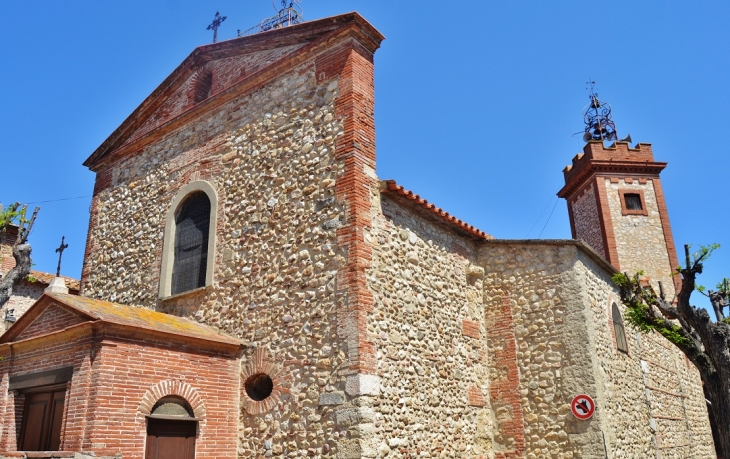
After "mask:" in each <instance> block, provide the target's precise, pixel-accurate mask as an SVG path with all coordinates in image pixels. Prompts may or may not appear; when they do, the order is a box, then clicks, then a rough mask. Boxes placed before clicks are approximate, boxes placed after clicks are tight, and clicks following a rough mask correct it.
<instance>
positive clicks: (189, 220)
mask: <svg viewBox="0 0 730 459" xmlns="http://www.w3.org/2000/svg"><path fill="white" fill-rule="evenodd" d="M209 231H210V200H209V199H208V196H207V195H206V194H205V193H194V194H192V195H191V196H190V197H188V198H187V199H186V200H185V201H183V203H182V204H181V205H180V207H179V209H178V212H177V216H176V218H175V259H174V261H173V266H172V291H171V293H172V294H173V295H175V294H177V293H182V292H186V291H188V290H193V289H196V288H199V287H204V286H205V274H206V266H207V261H208V233H209Z"/></svg>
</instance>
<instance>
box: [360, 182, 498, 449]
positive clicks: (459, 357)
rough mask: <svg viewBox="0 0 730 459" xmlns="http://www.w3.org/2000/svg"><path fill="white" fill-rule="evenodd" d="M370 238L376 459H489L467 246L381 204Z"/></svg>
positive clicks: (484, 375) (476, 297)
mask: <svg viewBox="0 0 730 459" xmlns="http://www.w3.org/2000/svg"><path fill="white" fill-rule="evenodd" d="M380 204H381V207H380V208H379V209H378V211H379V212H377V214H376V216H375V218H374V222H373V228H372V231H371V232H370V234H369V238H370V239H371V242H372V244H373V246H374V255H373V262H372V265H371V267H370V270H369V272H368V286H369V287H370V289H371V290H373V292H374V297H375V312H374V314H373V315H372V317H371V319H370V321H369V322H368V330H369V332H370V333H371V334H372V335H374V336H375V337H376V340H375V341H376V345H377V353H378V366H377V369H378V376H379V377H380V378H381V381H382V391H381V395H380V397H378V398H371V399H369V400H368V403H369V404H371V405H372V407H373V411H374V422H373V427H372V430H373V434H372V447H373V448H375V449H376V450H377V456H378V457H405V456H406V455H412V456H418V457H448V458H454V457H474V456H477V455H483V457H485V458H486V457H493V456H492V455H491V453H492V427H493V423H492V415H491V411H490V410H489V406H488V403H487V402H486V400H485V397H486V394H488V392H489V386H488V370H487V354H486V352H487V350H486V346H485V343H484V341H483V339H482V336H483V335H484V332H485V330H484V327H483V326H482V325H481V324H483V322H484V307H483V301H482V277H483V273H484V271H483V269H481V268H480V267H478V266H476V264H475V261H476V242H475V241H473V240H469V239H467V238H464V237H460V236H458V235H456V234H455V233H454V232H453V231H450V230H448V229H445V228H443V227H442V226H439V225H437V224H435V223H433V222H430V221H428V220H426V219H425V218H424V217H421V216H419V215H417V214H416V213H414V211H412V210H410V209H408V208H405V207H403V206H401V205H399V204H397V203H396V202H394V201H393V200H392V199H390V198H389V197H387V196H381V200H380Z"/></svg>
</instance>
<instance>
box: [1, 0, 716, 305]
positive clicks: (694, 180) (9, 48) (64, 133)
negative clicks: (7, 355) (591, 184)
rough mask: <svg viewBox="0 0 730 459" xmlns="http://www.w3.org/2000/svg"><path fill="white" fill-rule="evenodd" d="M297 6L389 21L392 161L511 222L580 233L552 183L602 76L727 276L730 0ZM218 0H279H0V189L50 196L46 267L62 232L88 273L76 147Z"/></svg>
mask: <svg viewBox="0 0 730 459" xmlns="http://www.w3.org/2000/svg"><path fill="white" fill-rule="evenodd" d="M302 6H303V9H304V13H305V18H306V19H318V18H322V17H326V16H332V15H336V14H340V13H344V12H349V11H358V12H360V14H362V15H363V16H364V17H365V18H366V19H367V20H369V21H370V22H371V23H372V24H373V25H374V26H375V27H377V28H378V29H379V30H380V31H381V32H382V33H383V34H384V35H385V36H386V40H385V41H384V42H383V45H382V47H381V49H380V50H379V51H378V52H377V53H376V57H375V61H376V76H375V78H376V80H375V83H376V126H377V155H378V174H379V176H380V177H381V178H383V179H395V180H397V181H398V182H399V183H400V184H402V185H404V186H405V187H406V188H408V189H411V190H413V191H415V192H416V193H419V194H420V195H421V196H423V197H424V198H426V199H428V200H429V201H431V202H433V203H435V204H436V205H438V206H440V207H443V208H444V209H446V210H447V211H448V212H450V213H452V214H454V215H456V216H457V217H459V218H461V219H463V220H465V221H467V222H469V223H471V224H473V225H475V226H477V227H479V228H480V229H482V230H484V231H486V232H488V233H490V234H492V235H494V236H496V237H499V238H528V237H529V238H537V237H541V238H570V226H569V221H568V217H567V209H566V204H565V202H564V201H562V200H558V199H557V198H556V197H555V193H556V192H557V191H558V190H559V189H560V188H561V186H562V185H563V178H562V172H561V171H562V169H563V167H565V165H566V164H568V163H569V162H570V160H571V158H572V157H573V156H574V155H575V154H576V153H578V152H579V151H581V149H582V147H583V142H582V141H581V138H580V136H572V134H573V133H575V132H579V131H582V129H583V123H582V114H581V110H582V108H583V107H584V106H585V105H586V104H587V102H588V92H587V91H586V81H588V80H589V79H592V80H595V81H596V82H597V92H598V94H599V97H600V98H601V99H602V100H604V101H607V102H609V103H610V104H611V105H612V106H613V113H614V120H615V122H616V126H617V129H618V131H619V134H620V135H621V136H624V135H626V134H628V133H630V134H631V136H632V138H633V140H634V141H635V142H647V143H652V144H653V148H654V153H655V157H656V159H657V160H658V161H667V162H668V163H669V166H668V167H667V169H666V170H665V171H664V172H663V174H662V184H663V187H664V191H665V195H666V199H667V204H668V207H669V214H670V220H671V223H672V228H673V231H674V238H675V242H676V244H677V247H678V249H680V250H681V246H682V244H684V243H692V244H695V245H698V244H709V243H713V242H717V243H720V244H723V245H724V247H723V248H721V249H720V250H719V251H718V252H717V253H716V254H715V255H714V256H713V258H712V259H711V260H710V261H709V263H707V265H706V270H705V274H704V275H703V276H702V277H701V279H700V280H701V282H703V283H705V284H706V285H713V284H714V283H715V282H716V280H719V279H721V278H722V277H723V276H730V237H729V236H728V231H727V223H728V217H727V216H726V214H725V212H726V207H727V199H726V196H727V191H726V187H725V184H726V176H727V173H728V170H730V167H729V166H730V164H729V163H730V159H729V158H728V147H727V145H728V144H727V140H726V139H725V137H726V133H727V132H728V127H727V125H726V123H727V121H728V116H727V111H728V106H729V105H730V104H729V102H730V100H729V98H730V97H729V91H728V88H727V82H728V81H730V59H728V51H727V44H728V43H730V28H728V27H727V24H726V21H727V19H728V17H730V14H729V13H730V2H726V1H724V2H721V1H696V2H679V1H672V0H667V1H661V2H660V1H649V0H646V1H636V0H634V1H625V0H619V1H613V2H604V3H596V2H587V1H564V0H563V1H557V0H555V1H537V0H535V1H529V2H528V1H511V2H496V1H493V2H464V1H449V2H444V1H441V2H436V1H423V2H420V3H416V2H405V1H393V0H391V1H381V0H368V1H362V0H360V1H355V0H319V1H317V0H304V2H303V4H302ZM216 10H220V12H221V13H222V14H223V15H226V16H228V19H227V20H226V22H224V23H223V25H222V27H221V29H220V32H219V40H223V39H229V38H233V37H235V36H236V29H248V28H249V27H251V26H254V25H256V24H257V23H258V22H260V20H261V19H263V18H265V17H267V16H270V15H272V14H273V13H274V10H273V8H272V5H271V4H270V3H268V1H267V0H256V1H253V0H246V1H240V0H239V1H233V0H220V1H210V0H207V1H199V0H198V1H192V0H175V1H172V0H167V1H156V2H155V1H149V0H148V1H139V0H125V1H124V2H121V1H119V2H98V1H95V2H92V1H66V2H55V1H50V0H48V1H26V2H1V3H0V42H1V43H2V44H3V46H2V47H0V62H2V66H1V67H0V87H2V88H3V97H2V105H0V107H1V108H0V154H1V155H2V171H3V173H2V179H0V202H2V203H4V204H8V203H10V202H13V201H20V202H30V203H39V204H38V205H40V206H41V212H40V214H39V217H38V221H37V223H36V228H35V229H34V232H33V234H32V237H31V242H32V244H33V258H34V262H35V263H36V269H39V270H42V271H48V272H53V271H55V267H56V261H57V256H56V254H55V253H54V249H55V248H56V247H57V246H58V245H59V243H60V239H61V236H62V235H65V236H66V240H67V242H68V243H69V244H70V247H69V249H68V251H67V252H66V253H65V254H64V267H63V273H64V274H65V275H68V276H73V277H79V275H80V272H81V263H82V258H83V252H84V244H85V239H86V231H87V226H88V217H89V202H90V195H91V192H92V188H93V181H94V176H93V173H91V172H89V171H88V170H87V169H86V168H84V167H83V166H82V165H81V163H82V162H83V161H84V160H85V159H86V158H87V157H88V156H89V155H90V154H91V153H92V152H93V151H94V149H96V147H98V146H99V144H101V142H103V141H104V139H105V138H106V137H107V136H108V135H110V134H111V133H112V131H113V130H114V129H115V128H116V127H117V126H118V125H119V124H120V123H121V122H122V121H123V120H124V119H125V118H126V117H127V116H128V115H129V114H130V113H131V112H132V111H133V110H134V109H135V108H136V107H137V105H138V104H139V103H141V102H142V101H143V100H144V98H145V97H146V96H147V95H148V94H149V93H151V92H152V91H153V90H154V89H155V87H156V86H157V85H158V84H160V83H161V82H162V81H163V79H164V78H165V77H166V76H167V75H168V74H169V73H170V72H172V70H173V69H174V68H175V67H176V66H177V65H178V64H179V63H180V62H181V61H182V60H183V59H184V58H185V57H186V56H187V55H188V54H189V53H190V52H191V51H192V50H193V49H194V48H195V47H196V46H199V45H202V44H207V43H209V42H211V40H212V34H211V32H209V31H206V30H205V28H206V26H207V25H208V24H209V23H210V21H211V20H212V18H213V15H214V14H215V12H216ZM80 196H83V197H82V198H80V199H69V200H59V199H65V198H76V197H80ZM43 201H53V202H43ZM548 217H550V218H549V219H548ZM680 259H681V257H680ZM697 301H698V302H699V299H697Z"/></svg>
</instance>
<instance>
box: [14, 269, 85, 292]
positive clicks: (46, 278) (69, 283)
mask: <svg viewBox="0 0 730 459" xmlns="http://www.w3.org/2000/svg"><path fill="white" fill-rule="evenodd" d="M28 277H30V278H32V279H33V280H30V279H27V278H26V281H28V282H30V283H31V284H45V285H46V286H48V285H50V284H51V281H52V280H53V278H54V277H56V276H55V274H51V273H44V272H41V271H34V270H31V271H30V274H29V275H28ZM62 277H63V280H64V281H66V287H68V288H69V290H73V291H76V292H78V291H79V289H80V288H81V285H80V282H79V280H78V279H73V278H71V277H66V276H62Z"/></svg>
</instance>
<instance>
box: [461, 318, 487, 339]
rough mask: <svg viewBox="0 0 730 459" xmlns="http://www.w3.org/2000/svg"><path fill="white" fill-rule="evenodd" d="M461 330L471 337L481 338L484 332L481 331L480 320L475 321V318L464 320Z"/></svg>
mask: <svg viewBox="0 0 730 459" xmlns="http://www.w3.org/2000/svg"><path fill="white" fill-rule="evenodd" d="M461 332H462V333H463V334H464V336H468V337H470V338H475V339H479V338H481V337H482V334H481V332H480V331H479V322H474V321H473V320H462V321H461Z"/></svg>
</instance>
